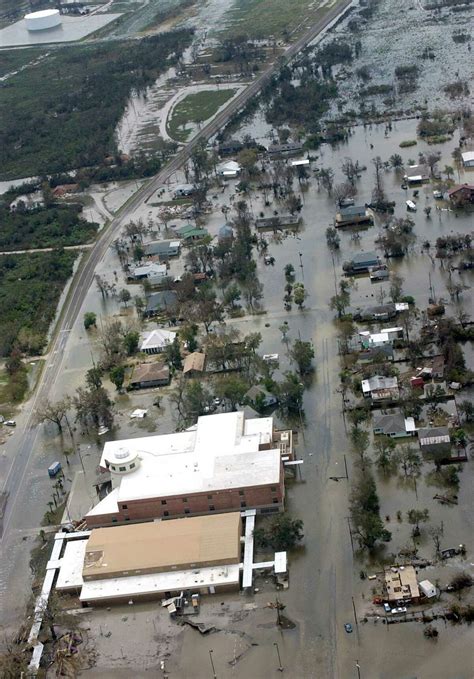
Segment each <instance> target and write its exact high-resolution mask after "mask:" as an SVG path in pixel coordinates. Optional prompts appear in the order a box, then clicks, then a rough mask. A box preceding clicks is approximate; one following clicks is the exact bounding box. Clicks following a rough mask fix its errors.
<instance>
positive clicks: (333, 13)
mask: <svg viewBox="0 0 474 679" xmlns="http://www.w3.org/2000/svg"><path fill="white" fill-rule="evenodd" d="M351 2H352V0H341V1H340V2H337V3H336V4H335V5H334V7H332V8H331V10H330V11H329V12H328V13H327V14H326V15H325V16H324V17H323V18H322V19H320V20H319V21H318V22H317V23H316V24H314V25H313V26H312V28H311V29H309V30H308V31H307V32H306V33H305V34H304V35H303V36H302V37H301V38H299V40H297V41H296V42H295V43H294V44H293V45H291V46H290V47H289V48H288V49H287V50H286V52H285V54H284V59H286V60H289V59H291V58H292V57H294V56H295V55H296V54H297V53H298V52H299V51H300V50H301V49H303V48H304V47H306V45H308V44H309V43H310V42H311V41H312V40H313V39H314V38H315V37H316V36H317V35H318V34H319V33H321V32H322V31H323V30H324V29H325V28H326V27H327V26H328V25H329V24H330V23H331V22H332V21H334V20H335V19H336V18H337V17H338V16H339V15H341V14H342V13H343V12H344V11H345V10H346V9H347V8H348V7H349V6H350V4H351ZM280 64H281V60H280V61H279V62H278V63H277V64H274V65H273V66H271V67H270V68H269V69H268V70H267V71H265V72H264V73H263V74H262V75H260V76H259V77H258V78H257V79H256V80H255V81H254V82H253V83H252V84H250V85H249V86H248V87H247V88H246V89H245V90H243V91H242V92H241V93H239V95H238V96H237V97H235V99H233V100H232V101H231V102H229V105H228V106H227V107H226V108H225V109H224V110H223V111H221V112H220V113H219V114H218V115H217V116H216V117H215V118H214V120H212V121H211V122H210V123H209V124H208V125H206V126H205V127H204V128H202V130H201V131H200V132H199V134H198V135H197V136H196V137H195V138H194V139H193V140H192V141H190V142H189V143H188V144H187V145H186V146H185V147H184V148H183V149H182V150H181V151H180V152H179V153H178V154H177V155H176V156H175V157H174V158H173V160H172V161H171V162H170V163H169V164H168V165H167V166H166V167H165V168H164V169H163V170H162V171H161V172H160V173H159V174H158V175H156V176H155V177H154V178H153V179H152V180H151V181H150V182H149V183H148V184H146V185H144V186H143V187H142V188H140V189H139V190H138V191H137V192H136V193H135V194H134V196H133V197H132V198H131V199H130V200H129V201H128V202H127V203H126V204H125V206H124V207H123V208H122V209H121V210H120V211H119V212H118V213H117V215H116V217H115V218H114V219H113V220H112V221H111V222H110V224H109V226H108V227H107V228H106V229H104V230H103V231H102V232H101V234H100V236H99V238H98V239H97V241H96V244H95V247H94V248H93V249H91V250H90V251H89V253H88V255H87V254H85V255H84V257H87V258H86V259H85V260H84V261H83V263H82V266H81V267H80V269H79V271H78V272H77V273H76V276H75V280H74V281H73V284H72V286H71V290H70V293H69V295H68V297H67V299H66V301H65V304H64V307H63V311H62V313H61V316H60V319H59V321H58V328H57V331H56V335H55V338H54V341H53V344H52V347H51V350H50V352H49V354H48V358H47V360H46V362H45V366H44V370H43V373H42V376H41V378H40V380H39V383H38V385H37V389H36V392H35V394H34V395H33V397H32V398H31V400H30V402H29V403H28V404H27V405H26V407H25V411H24V415H23V417H22V418H21V420H22V422H19V425H21V430H20V426H19V427H18V430H17V432H16V434H15V439H14V445H15V448H16V453H15V456H14V459H13V462H12V464H11V466H10V469H9V471H8V473H7V475H6V479H5V482H4V484H3V488H2V489H1V490H2V491H5V492H8V493H9V499H8V502H7V506H6V509H5V514H4V517H3V530H0V533H1V540H0V544H2V543H4V541H5V542H6V538H7V536H8V531H9V528H10V524H11V520H12V517H13V515H14V512H15V508H16V507H17V506H19V505H20V504H22V503H24V502H26V501H27V499H28V493H29V489H28V487H27V485H26V484H25V483H24V481H25V478H26V475H27V472H28V469H29V465H30V461H31V460H32V457H33V456H34V453H35V450H36V443H37V441H36V439H37V433H38V430H37V426H36V424H35V411H36V405H37V403H40V402H42V401H44V400H45V399H46V398H47V397H48V394H49V393H50V392H51V389H52V386H53V385H54V383H55V381H56V379H57V378H58V376H59V374H60V372H61V364H62V358H63V357H64V349H65V346H66V343H67V341H68V335H69V333H70V332H71V329H72V327H73V324H74V322H75V321H76V319H77V317H78V315H79V313H80V310H81V307H82V304H83V302H84V299H85V297H86V294H87V291H88V290H89V288H90V286H91V284H92V283H93V280H94V273H95V270H96V268H97V265H98V264H99V262H100V261H101V260H102V258H103V257H104V255H105V253H106V251H107V249H108V248H109V247H110V246H111V244H112V242H113V240H114V239H115V238H116V237H117V235H118V233H119V232H120V229H121V228H122V227H123V225H124V224H125V223H126V222H127V221H129V219H130V217H131V215H132V214H133V213H134V212H135V210H136V209H137V207H138V206H139V205H141V204H142V203H144V202H145V203H146V202H147V201H148V200H149V199H150V198H151V197H152V196H153V195H154V194H155V192H156V191H157V190H158V189H159V188H160V187H161V186H163V184H164V183H165V182H166V181H167V180H168V179H169V177H170V176H172V175H173V173H175V172H176V171H177V170H178V169H180V168H181V167H182V166H183V164H184V163H185V162H186V161H187V160H188V159H189V157H190V156H191V154H192V151H193V149H194V148H195V147H196V145H197V144H198V143H199V142H201V141H202V140H203V139H204V140H207V139H209V138H210V137H212V136H213V135H215V134H216V133H217V132H218V131H219V130H220V129H221V128H222V127H223V126H224V125H225V124H226V123H227V122H228V120H229V119H230V117H231V116H232V115H233V114H234V113H235V112H237V111H239V110H240V109H242V108H243V107H244V106H245V105H246V104H247V103H248V102H249V101H250V100H251V99H252V97H254V96H256V95H257V94H258V93H259V91H260V90H261V89H262V87H263V86H264V85H265V83H267V82H268V80H269V79H270V78H271V77H272V75H273V74H274V73H275V72H276V71H277V70H278V69H279V68H280ZM38 523H39V518H38ZM16 524H17V526H18V517H17V521H16ZM21 527H22V526H20V528H21ZM25 527H26V528H30V526H25ZM6 552H7V550H6V549H2V553H1V557H0V559H1V561H4V560H6V559H7V558H8V556H7V554H6Z"/></svg>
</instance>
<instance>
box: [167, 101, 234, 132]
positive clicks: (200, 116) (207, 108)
mask: <svg viewBox="0 0 474 679" xmlns="http://www.w3.org/2000/svg"><path fill="white" fill-rule="evenodd" d="M235 92H236V90H235V89H231V90H204V91H202V92H196V93H195V94H189V95H188V96H187V97H185V98H184V99H183V100H182V101H179V102H178V103H177V104H176V106H175V107H174V109H173V111H172V114H171V116H170V118H169V120H168V122H167V127H168V133H169V135H170V137H172V138H173V139H176V141H182V142H185V141H186V140H187V138H188V136H189V134H190V133H191V128H189V127H187V125H188V124H189V123H193V124H196V125H197V124H200V123H203V122H204V121H205V120H208V119H209V118H211V117H212V116H213V115H215V114H216V113H217V111H218V110H219V108H220V107H221V106H223V105H224V104H225V103H226V102H227V101H229V99H231V98H232V97H233V96H234V94H235Z"/></svg>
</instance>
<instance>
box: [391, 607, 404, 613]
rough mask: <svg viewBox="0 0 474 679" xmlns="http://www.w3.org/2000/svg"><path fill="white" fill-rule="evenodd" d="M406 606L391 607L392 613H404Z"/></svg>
mask: <svg viewBox="0 0 474 679" xmlns="http://www.w3.org/2000/svg"><path fill="white" fill-rule="evenodd" d="M406 612H407V608H406V606H399V607H398V608H392V613H406Z"/></svg>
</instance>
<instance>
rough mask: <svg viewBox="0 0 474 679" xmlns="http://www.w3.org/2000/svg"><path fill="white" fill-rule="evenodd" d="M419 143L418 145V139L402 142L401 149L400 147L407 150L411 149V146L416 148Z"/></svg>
mask: <svg viewBox="0 0 474 679" xmlns="http://www.w3.org/2000/svg"><path fill="white" fill-rule="evenodd" d="M417 143H418V142H417V141H416V139H407V140H406V141H401V142H400V143H399V147H400V148H401V149H407V148H408V147H410V146H416V145H417Z"/></svg>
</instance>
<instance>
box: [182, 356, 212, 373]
mask: <svg viewBox="0 0 474 679" xmlns="http://www.w3.org/2000/svg"><path fill="white" fill-rule="evenodd" d="M205 362H206V354H201V353H200V352H199V351H194V352H193V353H192V354H189V355H188V356H186V358H185V359H184V365H183V373H184V374H186V373H187V372H189V371H190V370H197V371H199V372H202V371H203V370H204V364H205Z"/></svg>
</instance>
